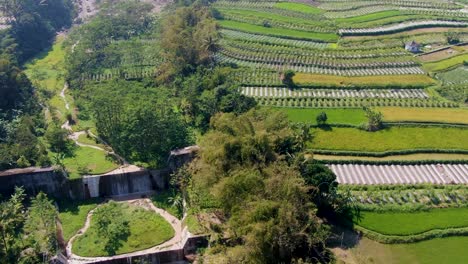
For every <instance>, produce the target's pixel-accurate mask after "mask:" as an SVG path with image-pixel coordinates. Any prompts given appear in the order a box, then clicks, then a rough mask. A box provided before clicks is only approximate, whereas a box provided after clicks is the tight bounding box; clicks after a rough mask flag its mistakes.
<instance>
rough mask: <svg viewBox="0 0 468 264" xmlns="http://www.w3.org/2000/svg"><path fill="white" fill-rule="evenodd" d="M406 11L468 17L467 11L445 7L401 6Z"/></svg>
mask: <svg viewBox="0 0 468 264" xmlns="http://www.w3.org/2000/svg"><path fill="white" fill-rule="evenodd" d="M400 9H401V10H402V11H404V12H405V13H409V14H420V15H432V16H442V17H466V18H468V13H467V12H462V11H459V10H446V9H445V10H444V9H431V8H400Z"/></svg>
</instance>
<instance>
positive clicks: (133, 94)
mask: <svg viewBox="0 0 468 264" xmlns="http://www.w3.org/2000/svg"><path fill="white" fill-rule="evenodd" d="M90 89H92V94H93V96H92V102H93V103H92V108H93V110H94V114H95V118H96V124H97V130H98V132H99V134H100V135H101V136H102V137H103V138H104V139H105V140H106V141H108V142H109V143H110V144H111V145H112V146H113V147H114V149H115V150H116V151H118V153H120V154H121V155H123V156H125V157H126V158H128V159H129V160H133V161H141V162H146V163H149V164H150V165H152V166H154V167H158V166H164V165H165V162H166V160H167V158H168V156H169V152H170V151H171V150H172V149H176V148H180V147H185V146H187V145H188V144H190V143H191V135H190V133H189V130H188V126H187V125H186V124H185V122H184V121H183V119H182V115H181V114H180V113H178V112H176V111H175V109H174V108H173V107H172V106H171V103H170V102H171V100H170V99H169V97H168V94H167V93H166V92H165V91H164V90H163V89H156V88H152V87H145V86H144V85H143V84H142V83H139V82H125V81H115V82H110V83H107V84H104V85H101V86H99V87H92V88H90Z"/></svg>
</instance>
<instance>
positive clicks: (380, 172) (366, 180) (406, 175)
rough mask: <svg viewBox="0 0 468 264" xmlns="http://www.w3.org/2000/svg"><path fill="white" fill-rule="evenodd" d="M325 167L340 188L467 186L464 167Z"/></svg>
mask: <svg viewBox="0 0 468 264" xmlns="http://www.w3.org/2000/svg"><path fill="white" fill-rule="evenodd" d="M328 166H329V167H330V169H331V170H332V171H333V172H334V173H335V174H336V176H337V181H338V182H339V183H342V184H362V185H373V184H423V183H432V184H468V165H467V164H427V165H355V164H341V165H335V164H332V165H328Z"/></svg>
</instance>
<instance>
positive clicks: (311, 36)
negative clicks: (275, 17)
mask: <svg viewBox="0 0 468 264" xmlns="http://www.w3.org/2000/svg"><path fill="white" fill-rule="evenodd" d="M218 23H219V24H220V25H221V27H224V28H228V29H234V30H240V31H245V32H249V33H254V34H264V35H269V36H276V37H287V38H293V39H307V40H318V41H324V42H335V41H337V40H338V36H337V35H336V34H330V33H315V32H306V31H299V30H291V29H285V28H275V27H271V28H267V27H262V26H257V25H252V24H248V23H242V22H236V21H230V20H221V21H218Z"/></svg>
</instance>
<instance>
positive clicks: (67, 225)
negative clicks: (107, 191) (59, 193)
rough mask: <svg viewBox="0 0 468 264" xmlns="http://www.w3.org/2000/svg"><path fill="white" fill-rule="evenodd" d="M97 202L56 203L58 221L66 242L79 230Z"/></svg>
mask: <svg viewBox="0 0 468 264" xmlns="http://www.w3.org/2000/svg"><path fill="white" fill-rule="evenodd" d="M97 202H98V201H97V200H88V201H80V202H76V201H58V204H59V219H60V222H61V224H62V232H63V238H64V239H65V241H68V240H69V239H70V238H71V237H72V236H73V235H75V234H76V232H78V230H80V229H81V228H82V227H83V226H84V224H85V221H86V216H87V215H88V213H89V211H91V210H93V209H94V208H96V206H97Z"/></svg>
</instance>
